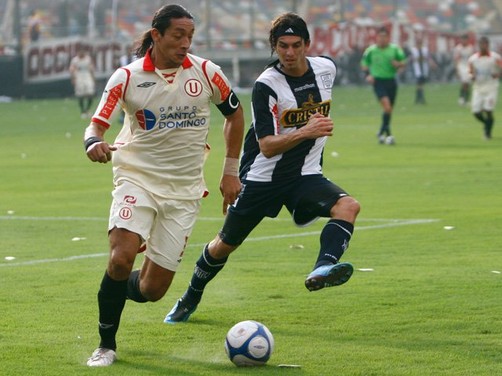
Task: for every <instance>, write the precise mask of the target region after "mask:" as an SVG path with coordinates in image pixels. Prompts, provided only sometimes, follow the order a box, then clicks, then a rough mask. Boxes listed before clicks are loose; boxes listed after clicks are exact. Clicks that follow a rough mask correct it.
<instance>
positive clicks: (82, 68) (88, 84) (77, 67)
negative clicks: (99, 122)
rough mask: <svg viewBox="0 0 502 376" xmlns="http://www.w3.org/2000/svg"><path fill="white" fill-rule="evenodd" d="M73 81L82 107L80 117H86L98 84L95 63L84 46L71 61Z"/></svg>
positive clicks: (76, 95)
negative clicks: (95, 77)
mask: <svg viewBox="0 0 502 376" xmlns="http://www.w3.org/2000/svg"><path fill="white" fill-rule="evenodd" d="M70 75H71V83H72V84H73V88H74V90H75V97H76V98H77V99H78V105H79V107H80V117H81V118H82V119H85V118H87V117H88V116H89V111H90V109H91V106H92V101H93V99H94V95H95V91H96V84H95V80H94V63H93V62H92V58H91V56H90V55H89V54H88V53H87V51H86V50H85V48H84V47H80V48H79V50H78V52H77V55H76V56H75V57H74V58H73V59H71V62H70Z"/></svg>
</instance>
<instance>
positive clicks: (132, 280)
mask: <svg viewBox="0 0 502 376" xmlns="http://www.w3.org/2000/svg"><path fill="white" fill-rule="evenodd" d="M139 273H140V270H139V269H138V270H134V271H133V272H132V273H131V274H130V275H129V279H128V280H127V298H129V299H131V300H134V301H135V302H137V303H145V302H147V301H148V299H147V298H145V297H144V295H143V294H142V293H141V290H140V289H139Z"/></svg>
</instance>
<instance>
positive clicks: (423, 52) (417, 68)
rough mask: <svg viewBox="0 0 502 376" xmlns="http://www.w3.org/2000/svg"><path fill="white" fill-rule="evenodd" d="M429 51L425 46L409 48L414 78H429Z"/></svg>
mask: <svg viewBox="0 0 502 376" xmlns="http://www.w3.org/2000/svg"><path fill="white" fill-rule="evenodd" d="M429 59H430V54H429V49H428V48H427V47H425V46H422V47H412V48H411V62H412V66H413V73H414V74H415V77H424V78H427V77H429Z"/></svg>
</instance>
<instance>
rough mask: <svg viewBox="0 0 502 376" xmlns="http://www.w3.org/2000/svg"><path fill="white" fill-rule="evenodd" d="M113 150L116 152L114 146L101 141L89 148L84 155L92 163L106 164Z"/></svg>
mask: <svg viewBox="0 0 502 376" xmlns="http://www.w3.org/2000/svg"><path fill="white" fill-rule="evenodd" d="M115 150H117V147H116V146H113V145H110V144H108V143H107V142H105V141H101V142H96V143H94V144H92V145H91V146H89V148H88V149H87V151H86V154H87V157H88V158H89V159H90V160H91V161H93V162H99V163H108V162H109V161H111V159H112V151H115Z"/></svg>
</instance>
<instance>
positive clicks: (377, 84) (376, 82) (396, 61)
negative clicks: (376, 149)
mask: <svg viewBox="0 0 502 376" xmlns="http://www.w3.org/2000/svg"><path fill="white" fill-rule="evenodd" d="M405 65H406V56H405V54H404V51H403V50H402V48H401V47H399V46H397V45H395V44H393V43H390V35H389V31H388V30H387V29H386V28H384V27H382V28H380V29H378V32H377V36H376V43H375V44H373V45H371V46H369V47H368V48H367V49H366V50H365V51H364V54H363V57H362V60H361V68H362V69H363V71H364V72H365V73H366V81H367V82H368V83H370V84H372V85H373V90H374V91H375V95H376V96H377V98H378V100H379V102H380V105H381V106H382V109H383V114H382V125H381V127H380V131H379V132H378V134H377V137H378V141H379V142H380V143H381V144H383V143H385V144H388V145H393V144H394V142H395V141H394V136H392V133H391V131H390V119H391V115H392V108H393V106H394V101H395V99H396V95H397V81H396V75H397V73H398V71H399V70H400V69H401V68H404V67H405Z"/></svg>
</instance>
